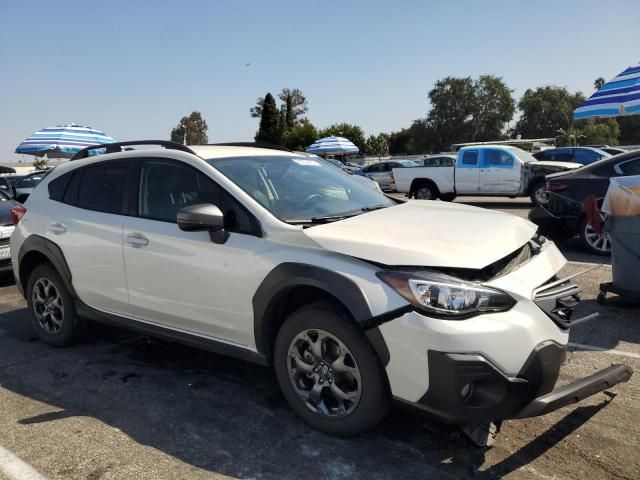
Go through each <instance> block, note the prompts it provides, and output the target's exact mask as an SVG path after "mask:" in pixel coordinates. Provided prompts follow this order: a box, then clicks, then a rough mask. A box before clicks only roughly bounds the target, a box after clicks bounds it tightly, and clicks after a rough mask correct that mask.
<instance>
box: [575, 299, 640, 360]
mask: <svg viewBox="0 0 640 480" xmlns="http://www.w3.org/2000/svg"><path fill="white" fill-rule="evenodd" d="M639 307H640V302H638V301H637V300H630V299H627V298H623V297H619V296H616V295H610V296H609V297H608V298H607V301H606V303H605V304H604V305H601V304H599V303H598V302H597V301H596V300H593V299H587V300H582V301H581V302H580V305H579V306H578V308H577V309H576V311H575V313H574V315H576V317H582V316H584V315H589V314H591V313H594V312H598V313H599V314H600V315H599V316H598V317H596V318H595V319H593V320H590V321H588V322H585V323H583V324H579V325H576V326H575V327H573V328H572V329H571V331H570V333H569V341H571V342H574V343H581V344H587V345H591V346H594V347H600V348H616V347H617V346H618V344H619V343H620V342H621V341H623V342H628V343H633V344H639V343H640V328H638V321H639V320H638V310H639Z"/></svg>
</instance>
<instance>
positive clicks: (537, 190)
mask: <svg viewBox="0 0 640 480" xmlns="http://www.w3.org/2000/svg"><path fill="white" fill-rule="evenodd" d="M529 197H530V198H531V201H532V202H533V204H534V205H541V206H543V207H544V206H545V205H547V204H548V203H549V194H548V193H547V185H546V184H545V182H536V183H534V184H533V185H532V186H531V191H530V194H529Z"/></svg>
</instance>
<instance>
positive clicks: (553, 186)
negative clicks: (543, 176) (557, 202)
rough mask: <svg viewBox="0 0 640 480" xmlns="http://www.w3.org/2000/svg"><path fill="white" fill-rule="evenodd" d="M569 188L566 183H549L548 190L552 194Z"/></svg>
mask: <svg viewBox="0 0 640 480" xmlns="http://www.w3.org/2000/svg"><path fill="white" fill-rule="evenodd" d="M567 188H569V185H567V184H566V183H556V182H547V190H548V191H550V192H561V191H562V190H566V189H567Z"/></svg>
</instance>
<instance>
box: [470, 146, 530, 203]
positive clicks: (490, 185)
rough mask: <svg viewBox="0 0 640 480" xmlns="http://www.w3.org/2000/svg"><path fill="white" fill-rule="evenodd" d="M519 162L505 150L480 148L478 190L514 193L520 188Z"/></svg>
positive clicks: (501, 193)
mask: <svg viewBox="0 0 640 480" xmlns="http://www.w3.org/2000/svg"><path fill="white" fill-rule="evenodd" d="M520 182H521V180H520V162H518V161H517V160H516V158H515V156H514V155H513V154H512V153H511V152H508V151H507V150H502V149H498V148H487V149H483V150H482V160H481V168H480V192H481V193H495V194H499V195H504V194H515V193H517V192H518V190H519V189H520Z"/></svg>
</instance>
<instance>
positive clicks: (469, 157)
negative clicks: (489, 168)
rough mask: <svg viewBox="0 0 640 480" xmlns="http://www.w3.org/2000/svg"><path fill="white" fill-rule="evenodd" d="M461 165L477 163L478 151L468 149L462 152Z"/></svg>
mask: <svg viewBox="0 0 640 480" xmlns="http://www.w3.org/2000/svg"><path fill="white" fill-rule="evenodd" d="M462 163H463V165H477V164H478V152H477V151H476V150H470V151H467V152H464V155H463V156H462Z"/></svg>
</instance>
